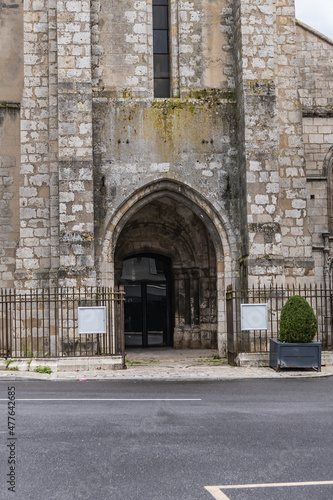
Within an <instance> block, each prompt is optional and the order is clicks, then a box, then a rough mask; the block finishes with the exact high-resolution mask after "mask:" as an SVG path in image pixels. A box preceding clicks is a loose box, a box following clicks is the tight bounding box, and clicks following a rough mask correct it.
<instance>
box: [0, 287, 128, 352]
mask: <svg viewBox="0 0 333 500" xmlns="http://www.w3.org/2000/svg"><path fill="white" fill-rule="evenodd" d="M96 306H98V307H100V306H102V308H103V315H104V319H105V332H106V333H84V334H81V333H79V330H78V308H79V307H88V308H89V307H92V308H93V307H96ZM121 354H124V292H123V291H122V290H112V289H110V288H84V289H82V288H81V289H74V288H55V289H41V290H30V291H27V292H20V293H18V292H16V291H15V290H0V356H2V357H15V358H42V357H63V356H100V355H104V356H108V355H109V356H112V355H121Z"/></svg>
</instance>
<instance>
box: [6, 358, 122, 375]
mask: <svg viewBox="0 0 333 500" xmlns="http://www.w3.org/2000/svg"><path fill="white" fill-rule="evenodd" d="M7 363H8V360H1V362H0V370H6V365H7ZM37 366H48V367H50V368H51V370H52V372H53V373H56V372H76V371H77V372H78V371H107V370H123V369H126V365H125V358H124V356H105V357H102V356H101V357H66V358H58V359H55V358H52V359H50V358H38V359H36V358H33V359H32V360H29V359H24V360H22V359H20V360H15V359H13V361H12V362H11V363H10V364H9V365H8V368H7V369H8V371H21V372H22V371H30V372H33V371H34V369H35V368H36V367H37Z"/></svg>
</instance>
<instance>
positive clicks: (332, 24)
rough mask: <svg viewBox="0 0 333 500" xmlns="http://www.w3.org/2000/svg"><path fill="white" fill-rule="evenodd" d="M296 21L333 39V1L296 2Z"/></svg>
mask: <svg viewBox="0 0 333 500" xmlns="http://www.w3.org/2000/svg"><path fill="white" fill-rule="evenodd" d="M295 4H296V19H298V20H299V21H303V23H305V24H307V25H308V26H311V28H314V29H315V30H317V31H319V32H320V33H323V35H326V36H328V37H329V38H332V39H333V0H295Z"/></svg>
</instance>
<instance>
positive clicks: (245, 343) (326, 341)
mask: <svg viewBox="0 0 333 500" xmlns="http://www.w3.org/2000/svg"><path fill="white" fill-rule="evenodd" d="M292 295H301V296H302V297H304V298H305V299H306V300H307V301H308V302H309V304H310V305H311V307H312V308H313V310H314V312H315V314H316V316H317V319H318V331H317V337H316V340H318V341H320V342H321V343H322V349H323V350H332V348H333V344H332V292H331V290H329V289H326V288H324V287H322V286H313V287H312V286H310V287H304V288H301V287H291V288H288V287H286V288H283V287H270V288H265V287H263V288H252V289H248V290H232V288H231V287H228V290H227V294H226V299H227V346H228V360H229V363H233V362H234V360H235V358H236V356H237V354H238V353H239V352H268V351H269V339H270V338H271V337H273V338H278V335H279V320H280V314H281V310H282V307H283V306H284V304H285V303H286V301H287V300H288V298H289V297H290V296H292ZM241 304H267V309H268V329H267V330H255V329H253V330H242V327H241Z"/></svg>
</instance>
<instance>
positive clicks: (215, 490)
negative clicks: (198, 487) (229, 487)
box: [205, 486, 229, 500]
mask: <svg viewBox="0 0 333 500" xmlns="http://www.w3.org/2000/svg"><path fill="white" fill-rule="evenodd" d="M205 489H206V490H207V491H208V493H210V494H211V495H212V496H213V497H214V498H215V500H229V497H227V495H225V494H224V493H223V492H222V491H221V490H220V486H205Z"/></svg>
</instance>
